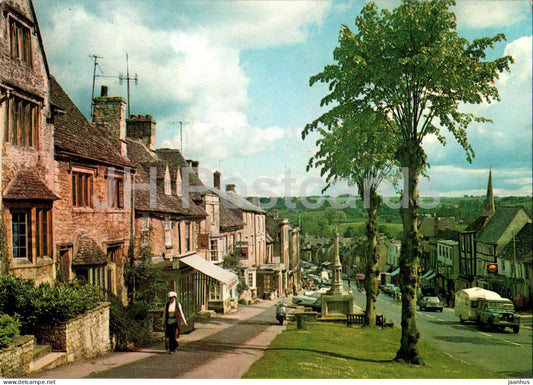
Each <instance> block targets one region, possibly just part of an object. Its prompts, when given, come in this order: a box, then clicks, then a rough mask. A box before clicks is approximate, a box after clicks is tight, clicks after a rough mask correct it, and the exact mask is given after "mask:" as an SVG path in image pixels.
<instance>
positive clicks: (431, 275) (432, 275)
mask: <svg viewBox="0 0 533 385" xmlns="http://www.w3.org/2000/svg"><path fill="white" fill-rule="evenodd" d="M436 276H437V273H435V272H434V271H433V270H429V271H428V272H427V273H426V274H424V275H423V276H422V279H426V280H428V281H429V280H430V279H433V278H435V277H436Z"/></svg>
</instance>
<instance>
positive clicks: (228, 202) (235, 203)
mask: <svg viewBox="0 0 533 385" xmlns="http://www.w3.org/2000/svg"><path fill="white" fill-rule="evenodd" d="M210 191H212V192H214V193H215V194H217V195H218V197H219V198H220V205H221V206H222V205H224V207H226V208H228V209H240V210H242V211H252V212H255V213H259V214H266V211H265V210H263V209H262V208H260V207H258V206H256V205H254V204H252V203H251V202H250V201H248V200H247V199H245V198H243V197H241V196H239V195H237V194H236V193H234V192H226V191H222V190H220V189H217V188H214V187H213V188H211V189H210Z"/></svg>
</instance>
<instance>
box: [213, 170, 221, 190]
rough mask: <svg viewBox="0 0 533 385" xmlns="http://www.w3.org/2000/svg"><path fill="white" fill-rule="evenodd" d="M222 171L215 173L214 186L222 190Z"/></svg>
mask: <svg viewBox="0 0 533 385" xmlns="http://www.w3.org/2000/svg"><path fill="white" fill-rule="evenodd" d="M220 176H221V174H220V171H215V172H214V173H213V187H215V188H217V189H219V190H220Z"/></svg>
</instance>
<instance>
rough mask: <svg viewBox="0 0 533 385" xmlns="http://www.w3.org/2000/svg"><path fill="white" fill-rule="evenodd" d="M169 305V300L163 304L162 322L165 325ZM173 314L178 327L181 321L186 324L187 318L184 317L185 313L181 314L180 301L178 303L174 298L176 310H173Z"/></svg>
mask: <svg viewBox="0 0 533 385" xmlns="http://www.w3.org/2000/svg"><path fill="white" fill-rule="evenodd" d="M169 305H170V301H169V302H167V303H166V305H165V315H164V317H163V322H164V325H165V326H166V325H167V320H168V317H169V314H168V307H169ZM174 312H175V313H174V316H175V317H176V321H177V323H178V328H179V329H181V324H182V321H183V322H184V323H185V324H187V320H186V319H185V315H184V314H183V309H182V308H181V303H179V302H178V301H177V300H176V310H175V311H174Z"/></svg>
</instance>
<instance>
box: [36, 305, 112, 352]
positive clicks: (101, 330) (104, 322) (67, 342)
mask: <svg viewBox="0 0 533 385" xmlns="http://www.w3.org/2000/svg"><path fill="white" fill-rule="evenodd" d="M36 336H37V339H38V341H39V342H41V343H45V344H49V345H51V346H52V349H53V350H59V351H63V352H66V353H67V357H68V361H69V362H72V361H74V360H79V359H85V358H93V357H97V356H100V355H102V354H104V353H106V352H108V351H110V350H111V343H110V339H109V303H101V304H99V305H98V306H96V307H95V308H94V309H92V310H89V311H87V312H85V313H84V314H81V315H79V316H78V317H76V318H74V319H72V320H70V321H68V322H65V323H63V324H61V325H58V326H54V327H49V328H37V329H36Z"/></svg>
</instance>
